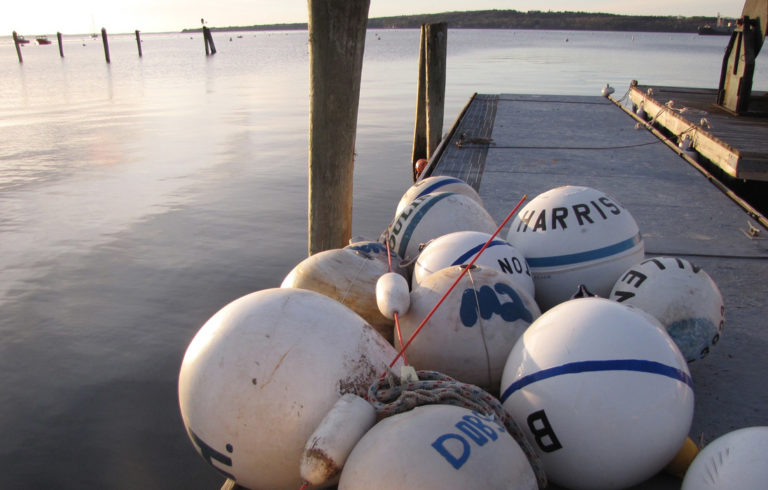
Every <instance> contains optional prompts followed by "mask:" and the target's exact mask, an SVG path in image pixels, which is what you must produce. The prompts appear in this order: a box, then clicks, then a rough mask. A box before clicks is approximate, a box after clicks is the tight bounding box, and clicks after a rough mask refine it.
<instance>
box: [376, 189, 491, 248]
mask: <svg viewBox="0 0 768 490" xmlns="http://www.w3.org/2000/svg"><path fill="white" fill-rule="evenodd" d="M464 230H470V231H482V232H485V233H493V232H494V231H495V230H496V223H495V222H494V220H493V218H492V217H491V215H490V214H488V211H486V210H485V208H484V207H483V206H482V205H481V204H479V203H478V202H477V201H475V200H473V199H472V198H470V197H467V196H465V195H463V194H456V193H454V192H440V193H437V194H426V195H424V196H421V197H419V198H417V199H415V200H414V201H413V202H411V203H410V204H408V205H407V206H406V207H405V208H404V209H403V211H402V212H401V213H400V214H399V215H397V216H396V217H395V220H394V221H393V222H392V225H391V226H390V227H389V233H388V240H389V248H390V249H391V250H394V251H395V252H396V253H397V255H398V256H400V257H402V258H403V259H406V260H407V259H413V258H416V257H417V256H418V255H419V252H420V249H421V245H422V244H426V243H427V242H428V241H430V240H433V239H435V238H437V237H440V236H443V235H447V234H448V233H453V232H454V231H464ZM386 235H387V234H385V236H386Z"/></svg>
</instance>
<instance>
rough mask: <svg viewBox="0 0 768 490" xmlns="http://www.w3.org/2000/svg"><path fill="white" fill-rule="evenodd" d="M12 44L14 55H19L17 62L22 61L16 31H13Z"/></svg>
mask: <svg viewBox="0 0 768 490" xmlns="http://www.w3.org/2000/svg"><path fill="white" fill-rule="evenodd" d="M13 44H14V45H15V46H16V56H18V57H19V63H24V58H23V57H22V56H21V46H19V35H18V34H16V31H13Z"/></svg>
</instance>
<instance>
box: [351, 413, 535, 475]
mask: <svg viewBox="0 0 768 490" xmlns="http://www.w3.org/2000/svg"><path fill="white" fill-rule="evenodd" d="M338 488H339V490H358V489H360V490H363V489H364V490H390V489H394V488H400V489H425V490H466V489H468V488H484V489H492V488H514V489H516V490H537V489H538V486H537V484H536V476H535V475H534V473H533V469H532V468H531V465H530V463H529V462H528V459H527V458H526V456H525V453H523V450H522V449H520V446H519V445H518V444H517V442H516V441H515V440H514V439H513V438H512V436H510V435H509V433H508V432H507V431H506V429H505V428H504V426H502V425H500V424H499V423H498V422H496V421H495V420H494V418H493V417H492V416H488V415H484V414H480V413H477V412H473V411H471V410H468V409H466V408H462V407H456V406H451V405H425V406H421V407H417V408H414V409H413V410H409V411H407V412H403V413H400V414H398V415H393V416H391V417H387V418H385V419H384V420H382V421H381V422H379V423H378V424H376V425H375V426H373V428H372V429H371V430H370V431H368V432H367V433H366V434H365V435H364V436H363V438H362V439H361V440H360V442H358V443H357V445H356V446H355V448H354V449H353V450H352V453H351V454H350V455H349V458H348V459H347V462H346V464H345V465H344V469H343V471H342V473H341V481H340V482H339V487H338Z"/></svg>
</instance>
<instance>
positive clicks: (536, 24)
mask: <svg viewBox="0 0 768 490" xmlns="http://www.w3.org/2000/svg"><path fill="white" fill-rule="evenodd" d="M726 20H729V19H726ZM731 20H733V19H731ZM716 21H717V19H716V17H703V16H699V17H679V16H669V15H668V16H661V15H659V16H656V15H618V14H602V13H592V12H543V11H539V10H530V11H528V12H520V11H517V10H477V11H467V12H443V13H440V14H421V15H398V16H394V17H377V18H375V19H369V20H368V27H369V28H372V29H416V28H418V27H419V26H420V25H422V24H430V23H435V22H445V23H447V24H448V27H449V28H452V29H549V30H579V31H638V32H696V31H697V28H698V27H699V26H701V25H704V24H711V25H714V24H715V22H716ZM306 29H307V24H302V23H297V24H264V25H253V26H230V27H212V28H211V30H212V31H235V30H237V31H274V30H306ZM193 31H200V28H197V29H184V30H183V31H182V32H193Z"/></svg>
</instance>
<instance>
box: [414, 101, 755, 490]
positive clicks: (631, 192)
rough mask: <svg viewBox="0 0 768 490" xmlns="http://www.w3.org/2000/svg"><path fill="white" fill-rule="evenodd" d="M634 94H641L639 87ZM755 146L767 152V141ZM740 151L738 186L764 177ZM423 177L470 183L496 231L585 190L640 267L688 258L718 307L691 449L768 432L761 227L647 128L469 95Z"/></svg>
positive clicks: (577, 108) (700, 379) (573, 109)
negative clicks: (640, 242) (526, 203)
mask: <svg viewBox="0 0 768 490" xmlns="http://www.w3.org/2000/svg"><path fill="white" fill-rule="evenodd" d="M637 91H638V92H641V91H642V92H646V93H647V91H646V90H644V87H638V90H637ZM694 92H695V91H694ZM653 93H654V94H655V96H656V97H661V95H663V94H668V95H669V97H675V105H676V106H677V105H678V104H680V105H681V106H682V104H688V102H684V101H683V100H682V99H680V98H679V97H678V95H676V94H675V95H672V94H670V93H668V92H665V91H664V90H662V89H661V88H658V87H656V88H654V90H653ZM646 100H647V99H646ZM657 100H658V101H659V102H661V104H662V105H664V104H665V103H666V102H665V101H664V100H662V99H657ZM698 110H704V109H698ZM673 113H674V111H669V114H670V116H673V115H674V116H675V117H676V116H677V114H673ZM649 114H650V115H651V116H652V115H653V109H650V110H649ZM702 117H704V116H702ZM706 117H707V118H708V119H709V121H710V124H711V125H712V130H711V131H706V132H707V133H711V134H713V135H714V137H715V138H718V135H719V134H721V133H720V132H719V131H720V130H721V128H725V127H726V126H727V125H725V124H721V119H719V118H720V117H723V118H725V119H727V118H728V116H726V115H724V114H715V113H714V112H710V113H707V115H706ZM763 130H768V126H763ZM696 131H697V134H699V135H703V134H704V131H703V130H698V129H697V130H696ZM731 141H732V140H731ZM760 143H761V144H762V145H763V146H764V145H766V144H768V138H762V140H761V142H760ZM743 150H744V151H741V152H740V153H739V158H738V159H737V160H736V161H735V166H734V172H735V174H736V175H737V176H741V177H743V176H744V175H763V176H768V166H766V167H764V168H762V167H760V166H759V165H758V163H760V162H757V160H754V161H753V160H749V159H748V158H747V156H748V155H751V154H752V153H750V152H751V151H752V150H751V149H750V150H749V151H747V150H746V149H743ZM755 162H756V163H755ZM763 163H765V162H763ZM761 165H762V164H761ZM425 173H427V174H430V175H450V176H455V177H459V178H461V179H463V180H465V181H467V182H468V183H470V184H471V185H472V186H473V187H475V189H476V190H478V192H479V194H480V196H481V197H482V199H483V202H484V204H485V206H486V208H487V210H488V211H489V213H491V215H492V216H493V217H494V219H496V220H497V222H501V220H503V219H504V217H505V216H506V215H507V213H509V211H510V210H511V209H512V207H513V206H514V205H515V203H517V201H518V200H519V199H520V198H521V196H523V194H527V195H528V196H529V199H532V198H534V197H535V196H536V195H538V194H539V193H542V192H544V191H547V190H549V189H552V188H554V187H558V186H563V185H583V186H589V187H593V188H595V189H598V190H601V191H603V192H606V193H609V194H610V195H612V196H614V197H615V198H616V199H617V200H619V201H620V202H621V203H622V204H623V205H624V206H625V207H626V208H627V209H628V210H629V212H630V213H631V214H632V216H633V217H634V218H635V220H636V221H637V223H638V226H639V228H640V232H641V233H642V236H643V239H644V241H645V250H646V257H653V256H677V257H682V258H685V259H687V260H689V261H691V262H692V263H694V264H696V265H698V266H701V267H702V268H703V269H704V270H705V271H706V272H707V273H708V274H709V275H710V276H711V277H712V279H713V280H714V281H715V282H716V283H717V285H718V287H719V289H720V291H721V293H722V295H723V299H724V302H725V317H726V323H725V328H724V331H723V335H722V339H721V341H720V342H719V343H718V344H717V345H716V346H715V347H714V348H713V349H712V352H711V353H710V354H709V355H708V356H707V357H705V358H704V359H701V360H698V361H695V362H693V363H690V364H689V368H690V371H691V377H692V379H693V384H694V393H695V399H696V401H695V411H694V418H693V424H692V427H691V430H690V433H689V436H690V437H691V439H693V440H694V441H695V442H696V443H697V444H698V445H700V446H703V445H706V444H707V443H708V442H710V441H712V440H713V439H715V438H717V437H719V436H721V435H723V434H725V433H727V432H730V431H732V430H735V429H738V428H743V427H749V426H756V425H768V389H766V388H765V386H766V385H765V381H764V372H765V371H766V359H768V357H766V352H768V329H766V328H765V325H764V323H765V318H768V302H766V291H768V287H767V286H766V281H765V278H766V277H768V230H766V228H765V227H764V226H763V225H762V224H761V221H762V222H763V223H764V222H765V221H764V219H762V220H761V219H756V218H760V217H756V216H755V215H754V214H753V213H750V212H749V211H748V210H745V209H744V208H743V207H742V206H741V205H740V204H739V203H738V202H736V201H734V199H732V197H730V196H728V195H727V194H726V193H724V192H723V190H722V188H721V187H720V186H718V185H715V183H713V182H712V181H711V179H707V178H706V177H705V176H704V175H702V173H701V171H700V170H699V169H697V168H695V167H694V166H692V165H691V163H690V162H688V161H686V160H685V159H684V157H683V156H681V155H680V154H679V153H678V152H675V151H674V150H673V149H671V148H670V147H669V146H668V145H666V144H664V143H663V142H662V141H661V140H659V138H657V136H655V135H654V134H653V133H652V132H651V131H650V130H649V129H648V127H647V126H643V125H642V124H640V125H638V121H637V120H636V119H634V118H633V117H632V116H631V115H629V114H628V113H626V112H625V111H623V110H622V109H621V108H620V107H618V106H617V104H615V103H614V102H612V101H611V100H609V99H606V98H603V97H599V96H596V97H586V96H557V95H515V94H493V95H484V94H476V95H474V96H473V97H472V98H471V100H470V102H469V103H468V104H467V106H466V107H465V108H464V110H463V111H462V113H461V114H460V116H459V118H458V119H457V121H456V123H455V124H454V126H453V128H452V129H451V132H450V133H449V134H448V136H447V137H446V138H445V139H444V141H443V143H442V144H441V146H440V148H439V151H438V152H437V153H436V156H435V157H434V158H433V159H432V160H431V161H430V164H429V166H428V167H427V169H426V171H425ZM766 178H768V177H766ZM506 233H507V230H506V229H504V230H502V232H501V234H500V236H501V237H502V238H503V237H506ZM680 484H681V480H680V479H679V478H676V477H672V476H670V475H667V474H664V473H660V474H659V475H657V476H655V477H654V478H653V479H651V480H649V481H648V482H646V483H644V484H642V485H640V486H638V487H635V488H638V489H640V488H642V489H673V488H680ZM550 488H557V487H554V486H550Z"/></svg>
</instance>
